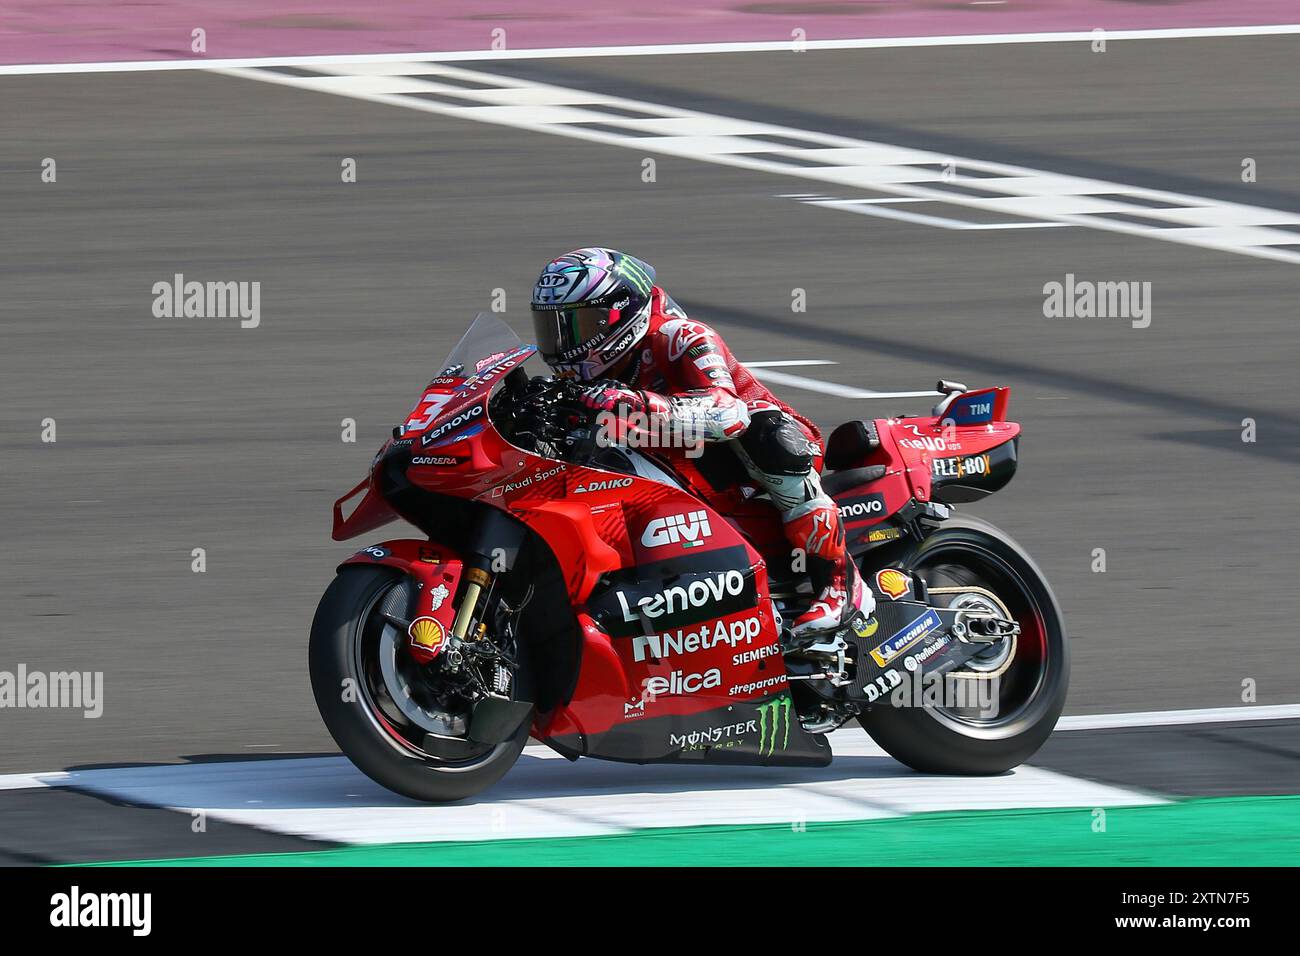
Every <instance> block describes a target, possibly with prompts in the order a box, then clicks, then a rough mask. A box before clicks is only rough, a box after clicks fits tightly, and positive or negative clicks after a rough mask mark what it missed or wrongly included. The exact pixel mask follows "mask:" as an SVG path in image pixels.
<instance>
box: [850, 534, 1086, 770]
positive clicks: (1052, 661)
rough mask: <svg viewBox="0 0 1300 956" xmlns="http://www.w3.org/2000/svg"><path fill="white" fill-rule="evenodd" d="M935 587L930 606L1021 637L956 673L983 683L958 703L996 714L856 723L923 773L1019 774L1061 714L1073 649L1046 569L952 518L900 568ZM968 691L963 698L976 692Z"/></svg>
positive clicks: (901, 716) (900, 711) (932, 709)
mask: <svg viewBox="0 0 1300 956" xmlns="http://www.w3.org/2000/svg"><path fill="white" fill-rule="evenodd" d="M900 563H901V564H902V565H903V566H904V567H906V568H907V569H908V570H910V571H911V572H912V573H913V574H915V575H916V576H918V577H920V578H922V579H924V581H925V582H926V584H927V585H928V586H929V588H930V592H931V602H932V603H934V604H943V605H946V606H962V607H968V608H971V609H972V610H987V611H993V612H995V613H998V614H1001V615H1007V616H1010V617H1011V618H1013V619H1014V620H1015V621H1017V622H1018V623H1019V625H1020V633H1019V634H1018V635H1016V636H1015V637H1012V638H1007V639H1004V640H1003V641H1002V642H1000V643H998V644H994V645H992V646H991V647H990V648H989V649H988V650H986V651H983V652H981V653H980V654H979V655H978V656H977V657H975V658H974V659H972V660H971V661H969V662H968V663H967V664H966V665H964V666H963V667H962V668H960V669H959V670H957V671H955V672H953V675H952V676H951V678H949V681H950V683H948V686H949V687H950V688H956V687H957V682H959V681H965V682H969V681H984V682H987V683H986V685H985V686H984V687H983V688H975V690H976V691H977V693H967V694H965V696H964V697H963V696H962V695H961V694H957V695H956V696H957V697H958V698H959V699H961V700H962V701H966V700H971V699H978V698H980V697H981V694H980V693H978V692H980V691H982V692H983V697H984V699H985V700H986V701H987V702H988V703H990V704H991V706H981V707H972V706H969V705H968V706H952V705H951V701H950V700H948V699H946V698H947V696H948V695H945V699H944V701H943V702H942V704H941V705H938V706H926V707H893V706H890V705H889V703H888V701H882V703H881V704H878V705H876V706H874V707H872V708H871V709H870V710H869V711H867V712H866V713H864V714H862V715H861V716H860V717H859V718H858V720H859V722H860V723H861V724H862V726H863V728H864V729H865V730H866V731H867V733H869V734H870V735H871V737H872V739H873V740H875V741H876V743H878V744H879V745H880V746H881V747H882V748H884V750H885V751H886V752H887V753H888V754H889V755H890V756H891V757H893V758H894V759H895V760H898V761H899V762H900V763H904V764H906V765H907V766H909V767H912V768H913V769H914V770H919V771H921V772H923V773H944V774H996V773H1002V772H1003V771H1006V770H1010V769H1011V768H1012V767H1016V766H1019V765H1020V764H1022V763H1024V762H1025V760H1027V759H1028V758H1029V757H1030V756H1032V755H1033V754H1034V753H1035V752H1036V751H1037V750H1038V748H1039V747H1041V746H1042V745H1043V743H1044V742H1045V741H1046V740H1047V738H1048V736H1049V735H1050V734H1051V733H1052V729H1053V728H1054V727H1055V726H1056V721H1057V718H1058V717H1060V715H1061V710H1062V709H1063V708H1064V706H1065V695H1066V690H1067V688H1068V685H1069V677H1070V648H1069V642H1068V639H1067V637H1066V633H1065V624H1064V621H1063V620H1062V618H1061V610H1060V608H1059V607H1058V606H1057V603H1056V598H1055V597H1054V596H1053V594H1052V589H1051V587H1050V586H1049V585H1048V583H1047V580H1046V578H1044V577H1043V573H1042V571H1040V570H1039V569H1038V566H1037V565H1036V564H1035V563H1034V562H1033V560H1032V559H1031V558H1030V557H1029V556H1028V555H1027V554H1026V553H1025V552H1024V550H1022V549H1021V548H1020V546H1019V545H1018V544H1016V542H1015V541H1013V540H1012V539H1011V538H1010V537H1008V536H1007V535H1006V534H1004V533H1003V532H1002V531H999V530H998V529H997V528H996V527H994V526H993V525H991V524H989V523H988V522H985V521H980V520H978V519H976V518H970V517H967V516H964V515H962V516H956V517H953V518H951V519H949V520H948V521H946V522H945V523H944V524H943V525H942V526H941V527H940V528H939V529H938V530H936V531H935V532H934V533H933V534H931V535H930V536H929V537H927V538H926V539H925V540H924V541H922V542H921V543H920V544H919V545H917V546H915V547H914V548H913V549H912V550H911V551H910V552H909V553H907V554H906V555H905V556H904V557H903V558H902V560H901V562H900ZM971 687H972V685H969V684H967V687H966V688H965V690H968V691H969V690H971Z"/></svg>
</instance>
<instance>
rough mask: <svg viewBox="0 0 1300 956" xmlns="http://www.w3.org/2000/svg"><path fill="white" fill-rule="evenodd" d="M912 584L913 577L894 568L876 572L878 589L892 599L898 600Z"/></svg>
mask: <svg viewBox="0 0 1300 956" xmlns="http://www.w3.org/2000/svg"><path fill="white" fill-rule="evenodd" d="M911 584H912V582H911V579H909V578H908V576H907V575H906V574H904V573H903V572H902V571H898V570H896V569H894V568H885V569H884V570H883V571H877V572H876V589H877V590H878V591H880V593H881V594H887V595H888V596H889V598H890V600H892V601H897V600H898V599H899V598H901V597H902V596H903V595H904V594H906V593H907V590H908V588H909V587H911Z"/></svg>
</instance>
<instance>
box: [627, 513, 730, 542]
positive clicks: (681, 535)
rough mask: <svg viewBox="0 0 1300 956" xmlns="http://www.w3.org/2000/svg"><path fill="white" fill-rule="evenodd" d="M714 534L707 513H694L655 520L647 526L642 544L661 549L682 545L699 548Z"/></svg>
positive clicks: (642, 536)
mask: <svg viewBox="0 0 1300 956" xmlns="http://www.w3.org/2000/svg"><path fill="white" fill-rule="evenodd" d="M712 534H713V529H712V528H710V527H709V513H708V512H707V511H692V512H690V513H689V514H684V515H669V516H668V517H666V518H655V520H654V521H651V522H650V523H649V524H648V525H646V526H645V531H644V532H642V534H641V543H642V544H643V545H645V546H646V547H647V548H661V547H663V546H664V545H666V544H680V545H681V546H682V547H683V548H698V547H699V546H700V545H702V544H703V543H704V539H705V538H708V537H710V536H711V535H712Z"/></svg>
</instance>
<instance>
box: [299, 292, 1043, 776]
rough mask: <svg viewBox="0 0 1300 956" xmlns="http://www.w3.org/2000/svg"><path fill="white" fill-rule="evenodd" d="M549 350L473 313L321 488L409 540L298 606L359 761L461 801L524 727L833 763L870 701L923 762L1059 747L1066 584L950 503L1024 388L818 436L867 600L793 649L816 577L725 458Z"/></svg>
mask: <svg viewBox="0 0 1300 956" xmlns="http://www.w3.org/2000/svg"><path fill="white" fill-rule="evenodd" d="M535 351H536V349H535V347H534V346H531V345H525V344H523V343H521V342H520V340H519V339H518V338H517V337H516V336H515V334H514V333H513V332H512V331H511V330H510V328H509V327H508V326H507V325H506V324H505V323H504V322H502V321H501V320H500V319H498V318H496V317H495V316H492V315H488V314H481V315H479V316H478V317H477V318H476V319H475V321H474V322H473V323H472V324H471V326H470V328H469V330H468V331H467V332H466V333H465V335H464V337H463V338H462V339H461V341H460V342H459V344H458V345H457V346H456V347H455V348H454V349H453V350H452V352H451V354H450V355H449V356H448V357H447V359H446V361H445V362H444V363H443V369H444V371H443V372H442V373H441V374H440V375H438V376H437V377H436V378H434V379H433V381H431V382H430V383H429V384H428V386H427V387H426V388H425V390H424V392H423V393H422V394H421V396H420V399H419V401H418V402H417V403H416V405H415V407H414V409H413V410H412V411H411V414H410V415H409V416H408V417H407V419H406V421H405V422H404V423H403V424H402V425H400V426H398V427H397V428H395V429H394V430H393V436H392V438H391V439H389V440H388V441H387V442H386V443H385V444H384V446H383V447H382V448H381V449H380V450H379V452H378V453H377V454H376V455H375V457H374V460H373V461H372V462H371V465H370V471H369V474H368V475H367V476H366V478H365V479H364V480H363V481H362V482H360V483H359V484H358V485H357V486H356V487H355V488H353V489H352V490H351V491H349V492H348V493H347V494H346V495H344V496H343V497H342V498H340V499H339V500H338V501H337V502H335V504H334V527H333V537H334V539H335V540H346V539H350V538H354V537H356V536H358V535H361V534H365V533H366V532H369V531H372V530H373V529H375V528H378V527H380V526H382V525H384V524H387V523H389V522H391V521H394V520H396V519H399V518H400V519H403V520H405V521H406V522H408V523H409V524H411V525H413V526H414V527H415V528H416V529H418V530H419V537H412V538H400V539H394V540H387V541H382V542H380V543H378V544H373V545H370V546H369V547H366V548H363V549H362V550H360V551H358V552H357V553H356V554H354V555H352V556H351V557H350V558H348V559H347V560H346V561H344V562H343V563H342V565H341V566H340V567H339V568H338V573H337V576H336V577H335V579H334V581H333V583H331V584H330V586H329V588H328V589H327V590H326V592H325V595H324V596H323V598H322V599H321V602H320V605H319V607H318V609H317V612H316V616H315V619H314V621H313V623H312V628H311V642H310V666H311V680H312V688H313V691H314V694H315V698H316V702H317V705H318V707H319V709H320V713H321V716H322V718H323V719H324V721H325V724H326V726H327V727H328V728H329V731H330V733H331V734H332V735H333V737H334V740H335V741H336V742H337V743H338V745H339V747H340V748H341V749H342V750H343V752H344V753H345V754H347V755H348V757H349V758H350V759H351V760H352V761H353V762H354V763H355V764H356V766H357V767H359V768H360V769H361V770H362V771H364V772H365V773H366V774H367V775H369V776H370V777H371V778H373V779H374V780H375V781H377V782H378V783H380V784H382V785H383V786H385V787H387V788H389V789H391V790H393V791H396V792H397V793H400V794H404V795H406V796H408V797H413V798H415V799H418V800H426V801H448V800H457V799H462V798H465V797H468V796H470V795H472V794H475V793H477V792H480V791H482V790H483V789H484V788H486V787H489V786H491V785H492V784H493V783H495V782H496V781H497V780H499V779H500V778H501V777H502V776H503V775H504V774H505V773H506V772H507V770H509V769H510V767H511V766H512V765H513V764H514V762H515V760H516V759H517V758H518V756H519V754H520V752H521V751H522V749H523V747H524V745H525V743H526V742H527V740H528V738H529V736H530V735H531V736H532V737H534V738H536V739H537V740H539V741H541V742H543V743H544V744H546V745H548V746H549V747H551V748H552V749H554V750H555V751H557V752H559V753H560V754H562V755H563V756H565V757H567V758H570V759H574V760H576V759H577V758H579V757H599V758H604V759H608V760H621V761H632V762H636V763H662V762H694V763H709V764H738V765H767V766H824V765H825V764H827V763H829V762H830V760H831V748H830V746H829V743H828V741H827V735H828V734H829V733H830V732H831V731H833V730H835V729H836V728H838V727H841V726H842V725H844V724H846V723H848V722H850V721H855V720H856V721H857V722H859V723H860V724H861V725H862V727H863V728H865V729H866V731H867V733H869V734H870V735H871V737H872V738H873V739H874V740H875V741H876V742H877V743H878V744H879V745H880V746H881V747H882V748H883V749H884V750H885V751H887V752H888V753H889V754H890V755H891V756H893V757H894V758H895V759H897V760H899V761H900V762H902V763H904V764H906V765H908V766H910V767H912V768H914V769H916V770H918V771H922V772H926V773H942V774H995V773H1000V772H1002V771H1005V770H1007V769H1009V768H1011V767H1014V766H1016V765H1018V764H1020V763H1022V762H1023V761H1024V760H1025V759H1026V758H1028V757H1029V756H1030V755H1031V754H1033V753H1034V752H1035V751H1036V750H1037V749H1038V747H1039V746H1040V745H1041V744H1042V743H1043V742H1044V741H1045V740H1046V739H1047V736H1048V735H1049V734H1050V733H1051V731H1052V728H1053V727H1054V726H1055V724H1056V720H1057V718H1058V716H1059V715H1060V713H1061V709H1062V707H1063V706H1064V702H1065V694H1066V686H1067V682H1068V675H1069V649H1068V646H1067V640H1066V633H1065V628H1064V624H1063V622H1062V618H1061V612H1060V609H1059V608H1058V606H1057V602H1056V599H1055V598H1054V597H1053V595H1052V591H1051V589H1050V587H1049V586H1048V583H1047V581H1046V580H1045V579H1044V577H1043V574H1042V572H1041V571H1040V570H1039V569H1038V567H1037V566H1036V565H1035V564H1034V562H1033V561H1032V560H1031V559H1030V558H1029V556H1028V555H1027V554H1025V552H1024V551H1023V550H1022V549H1021V548H1020V547H1019V546H1018V545H1017V544H1016V543H1015V542H1014V541H1012V540H1011V538H1009V537H1008V536H1007V535H1006V534H1004V533H1003V532H1001V531H999V530H998V529H997V528H995V527H993V526H992V525H990V524H988V523H986V522H983V521H979V520H976V519H973V518H970V517H967V516H965V515H958V514H956V513H954V509H953V507H952V506H953V505H954V504H961V503H966V502H971V501H975V500H978V499H980V498H983V497H984V496H986V495H989V494H992V493H993V492H995V491H997V490H998V489H1000V488H1002V487H1003V486H1004V485H1006V484H1007V482H1008V481H1010V480H1011V477H1012V476H1013V475H1014V474H1015V471H1016V464H1017V458H1018V446H1019V435H1020V426H1019V425H1017V424H1016V423H1014V422H1009V421H1007V420H1006V410H1007V402H1008V398H1009V390H1008V389H1006V388H985V389H978V390H969V389H967V388H966V387H965V386H963V385H961V384H959V383H952V382H940V383H939V386H938V393H939V394H941V395H942V398H941V400H940V401H939V403H938V404H937V405H936V406H935V407H934V408H933V410H932V412H931V414H929V415H920V416H900V417H893V418H886V419H877V420H858V421H850V422H847V423H846V424H843V425H841V426H840V427H838V428H837V429H835V430H834V432H832V433H831V435H830V436H829V439H828V440H827V443H826V449H825V459H824V461H825V474H824V477H823V487H824V488H825V490H826V492H827V493H828V494H829V495H831V496H832V497H833V498H834V499H835V500H836V501H837V502H838V504H839V507H840V513H841V515H842V516H843V519H844V524H845V529H846V534H847V536H848V541H849V544H850V550H851V552H852V554H853V555H854V557H855V560H857V562H858V564H859V567H860V568H861V570H862V573H863V577H864V580H865V581H866V582H867V584H868V585H869V586H870V587H871V588H872V589H873V592H874V594H875V597H876V610H875V612H874V613H873V614H872V615H870V616H864V615H861V614H859V615H856V616H855V617H854V619H853V620H851V621H850V622H849V624H848V625H846V626H845V627H843V628H842V629H840V630H839V631H837V632H833V633H830V634H824V635H818V636H816V637H815V638H813V639H812V640H811V642H809V641H808V640H807V639H805V640H804V641H802V642H795V641H793V640H792V639H791V638H790V636H789V634H788V632H786V630H785V627H784V623H783V622H785V621H787V620H791V619H793V618H794V617H795V616H796V615H797V614H799V613H800V612H801V611H802V610H803V609H804V608H805V607H806V606H807V605H808V603H809V601H810V600H811V598H812V587H811V584H810V582H809V580H808V575H807V571H806V566H805V564H804V563H803V561H802V559H801V555H800V554H799V553H798V552H795V553H794V554H793V555H792V553H791V551H790V549H789V545H788V544H787V543H786V539H785V537H784V535H783V534H782V530H781V526H780V516H779V514H778V512H777V511H776V509H775V508H773V507H772V505H771V504H770V503H768V502H767V501H766V500H765V497H764V495H763V494H761V493H759V490H758V489H755V488H754V487H752V486H750V485H747V484H746V481H747V479H746V477H745V475H744V473H743V472H742V471H738V470H737V469H738V468H739V463H738V460H737V459H736V458H735V455H734V453H732V452H731V451H730V450H729V449H728V448H727V447H726V446H725V445H715V444H710V445H707V446H702V447H703V452H702V453H701V454H696V455H692V454H689V453H688V454H676V455H673V456H668V455H665V454H662V443H651V444H649V445H647V446H643V447H634V445H635V444H636V443H634V442H633V441H631V439H630V438H628V437H627V436H625V439H626V440H624V441H623V442H622V443H617V442H611V441H607V440H602V435H601V433H600V431H599V430H598V429H597V428H596V427H595V424H594V423H593V422H592V421H591V419H590V413H589V412H583V411H582V410H581V406H580V405H579V403H578V401H577V396H578V385H577V384H576V383H575V382H573V381H570V380H566V379H563V378H560V379H557V378H548V377H543V376H536V377H530V375H529V374H528V372H527V371H526V370H525V369H524V367H523V366H524V363H525V362H526V361H527V360H528V359H529V357H530V356H532V355H533V354H534V352H535ZM699 450H700V449H699V448H696V449H695V451H699Z"/></svg>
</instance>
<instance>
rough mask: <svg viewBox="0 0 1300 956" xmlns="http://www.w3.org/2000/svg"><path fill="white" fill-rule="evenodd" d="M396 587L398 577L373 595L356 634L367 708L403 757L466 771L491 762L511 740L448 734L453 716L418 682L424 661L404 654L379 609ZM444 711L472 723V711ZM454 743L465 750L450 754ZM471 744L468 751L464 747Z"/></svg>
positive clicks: (356, 664) (356, 658) (371, 719)
mask: <svg viewBox="0 0 1300 956" xmlns="http://www.w3.org/2000/svg"><path fill="white" fill-rule="evenodd" d="M396 586H397V584H396V582H394V583H392V584H390V585H389V586H388V587H384V588H381V589H379V590H378V591H377V592H376V593H375V594H374V595H373V596H372V597H371V598H370V600H369V601H368V602H367V603H366V606H365V609H364V610H363V611H362V613H361V614H360V615H359V617H358V618H357V621H358V626H357V630H356V631H355V632H354V633H353V634H352V641H351V645H352V658H353V668H354V671H353V672H354V673H355V674H356V675H357V685H358V686H357V690H358V693H359V703H360V704H361V708H362V711H363V712H364V713H365V715H366V718H367V719H368V720H369V722H370V723H371V725H372V726H373V727H374V728H375V730H377V731H378V732H379V735H380V736H381V737H382V738H383V739H384V741H385V742H386V743H388V744H389V745H390V746H392V747H393V748H394V749H396V750H397V751H398V752H399V753H401V754H403V755H404V756H409V757H415V758H419V759H422V760H425V761H430V762H434V763H436V764H437V765H438V769H439V770H440V771H444V772H453V773H455V772H466V771H470V770H475V769H477V768H479V767H482V766H483V765H484V764H487V763H490V762H491V761H492V760H494V759H495V758H496V757H497V756H498V755H499V754H500V753H503V752H504V751H505V750H506V749H508V748H509V746H510V744H509V743H508V742H506V743H500V744H496V745H491V744H480V745H474V744H472V742H471V741H469V740H468V739H467V738H465V737H461V736H457V735H453V734H450V733H444V732H443V731H446V730H452V729H454V727H455V723H454V721H442V722H441V724H440V715H439V712H438V711H437V710H436V709H435V708H432V707H429V706H428V701H427V698H425V697H424V695H423V693H422V689H421V687H420V686H419V681H420V680H421V678H420V677H419V675H418V671H419V667H420V665H418V664H416V663H415V661H414V660H413V659H411V658H410V657H409V655H407V654H406V653H405V649H404V647H403V646H402V645H403V642H402V641H401V639H400V638H401V635H400V634H399V633H398V632H397V629H396V628H395V627H393V625H392V624H390V623H389V622H388V621H386V620H384V619H383V618H382V617H380V616H379V614H378V613H377V609H378V607H379V606H380V604H381V602H382V600H383V598H384V596H385V595H386V594H388V592H389V591H390V590H392V588H393V587H396ZM425 679H426V680H427V678H425ZM441 716H442V717H456V716H460V717H461V718H462V719H463V721H464V723H465V725H466V726H467V725H468V714H464V715H452V714H445V713H444V714H443V715H441ZM439 739H441V740H444V741H446V743H445V744H443V745H442V747H443V748H446V749H444V752H442V753H439V752H438V750H439V749H440V748H439V746H438V745H437V744H436V743H431V741H437V740H439ZM453 745H454V746H455V747H456V748H457V749H458V750H460V751H462V752H461V753H458V754H456V755H454V756H453V755H452V754H450V753H449V752H448V750H449V749H450V748H451V747H452V746H453ZM466 747H468V748H469V752H464V751H465V750H466Z"/></svg>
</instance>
